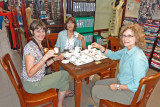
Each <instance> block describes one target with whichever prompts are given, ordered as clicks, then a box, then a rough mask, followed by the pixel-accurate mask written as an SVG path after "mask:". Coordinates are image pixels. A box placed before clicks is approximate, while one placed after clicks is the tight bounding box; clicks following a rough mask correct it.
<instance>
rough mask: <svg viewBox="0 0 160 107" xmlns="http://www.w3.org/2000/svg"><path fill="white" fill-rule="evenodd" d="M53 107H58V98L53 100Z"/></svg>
mask: <svg viewBox="0 0 160 107" xmlns="http://www.w3.org/2000/svg"><path fill="white" fill-rule="evenodd" d="M53 107H57V98H55V99H54V100H53Z"/></svg>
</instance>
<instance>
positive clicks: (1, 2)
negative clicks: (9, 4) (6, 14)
mask: <svg viewBox="0 0 160 107" xmlns="http://www.w3.org/2000/svg"><path fill="white" fill-rule="evenodd" d="M0 7H1V8H2V9H4V5H3V1H0Z"/></svg>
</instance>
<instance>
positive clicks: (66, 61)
mask: <svg viewBox="0 0 160 107" xmlns="http://www.w3.org/2000/svg"><path fill="white" fill-rule="evenodd" d="M61 62H62V63H63V64H68V63H69V60H62V61H61Z"/></svg>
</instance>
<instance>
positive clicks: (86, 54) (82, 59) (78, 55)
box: [62, 45, 107, 66]
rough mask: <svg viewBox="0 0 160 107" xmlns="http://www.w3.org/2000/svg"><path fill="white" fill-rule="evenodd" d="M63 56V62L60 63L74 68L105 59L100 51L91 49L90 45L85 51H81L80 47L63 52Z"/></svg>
mask: <svg viewBox="0 0 160 107" xmlns="http://www.w3.org/2000/svg"><path fill="white" fill-rule="evenodd" d="M63 56H64V57H65V60H62V63H64V64H67V63H69V62H70V63H72V64H74V65H76V66H80V65H84V64H87V63H90V62H93V61H99V60H103V59H105V58H107V57H106V56H105V55H104V54H103V53H102V52H101V51H100V50H97V49H96V48H92V46H91V45H89V46H88V49H85V50H82V49H81V47H75V49H74V50H69V51H67V52H65V53H64V54H63Z"/></svg>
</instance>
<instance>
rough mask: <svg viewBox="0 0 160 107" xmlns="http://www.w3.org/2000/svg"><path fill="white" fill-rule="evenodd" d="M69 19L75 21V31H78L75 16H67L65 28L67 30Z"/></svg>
mask: <svg viewBox="0 0 160 107" xmlns="http://www.w3.org/2000/svg"><path fill="white" fill-rule="evenodd" d="M69 21H71V22H72V23H74V28H73V31H76V30H77V23H76V20H75V19H74V17H69V18H67V20H66V22H65V23H64V28H65V29H66V30H67V23H69Z"/></svg>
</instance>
